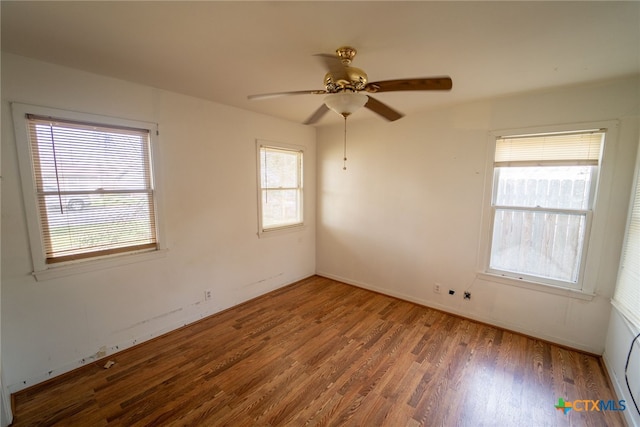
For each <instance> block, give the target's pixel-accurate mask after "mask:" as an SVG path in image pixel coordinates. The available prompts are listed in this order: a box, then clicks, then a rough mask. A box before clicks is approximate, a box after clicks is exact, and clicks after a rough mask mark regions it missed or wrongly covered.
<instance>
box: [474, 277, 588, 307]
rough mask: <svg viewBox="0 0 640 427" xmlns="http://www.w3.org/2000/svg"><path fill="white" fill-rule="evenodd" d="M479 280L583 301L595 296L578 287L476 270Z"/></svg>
mask: <svg viewBox="0 0 640 427" xmlns="http://www.w3.org/2000/svg"><path fill="white" fill-rule="evenodd" d="M476 277H478V278H479V279H481V280H486V281H489V282H494V283H501V284H503V285H510V286H517V287H519V288H525V289H531V290H534V291H538V292H545V293H548V294H554V295H561V296H565V297H569V298H576V299H581V300H585V301H591V300H593V298H594V297H595V296H596V294H594V293H589V292H585V291H582V290H579V289H570V288H563V287H560V286H553V285H547V284H546V283H538V282H532V281H529V280H524V279H516V278H513V277H507V276H501V275H499V274H493V273H486V272H478V273H477V274H476Z"/></svg>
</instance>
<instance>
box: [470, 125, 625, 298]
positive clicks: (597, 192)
mask: <svg viewBox="0 0 640 427" xmlns="http://www.w3.org/2000/svg"><path fill="white" fill-rule="evenodd" d="M593 129H603V130H604V133H605V136H604V141H603V146H602V148H601V151H600V159H599V161H598V165H597V166H596V167H597V170H596V172H595V176H594V178H595V179H593V180H592V182H591V187H592V188H591V190H590V191H591V192H592V193H591V196H590V199H589V205H590V206H589V207H588V209H586V210H585V212H584V213H585V237H584V242H583V247H582V254H581V260H580V269H579V275H578V280H577V282H576V283H575V285H574V284H572V283H571V282H564V281H559V280H553V279H545V278H542V277H538V276H532V275H526V274H518V273H513V272H511V273H509V272H504V271H502V270H497V269H492V268H491V267H490V262H491V245H492V241H493V228H494V222H495V221H494V212H495V209H496V206H494V203H493V202H494V194H493V191H494V185H495V179H496V177H495V175H496V174H495V173H494V168H495V165H494V163H495V160H494V159H495V150H496V141H497V139H499V138H504V137H506V136H520V135H532V134H561V133H568V132H580V131H586V130H593ZM617 129H618V121H616V120H607V121H599V122H588V123H576V124H565V125H550V126H537V127H531V128H516V129H503V130H495V131H491V132H489V135H488V141H487V145H488V150H487V159H486V177H485V188H484V202H483V215H482V220H481V222H482V224H481V237H480V246H479V250H478V254H479V255H478V273H477V276H478V278H480V279H482V280H487V281H491V282H496V283H501V284H506V285H513V286H517V287H523V288H528V289H534V290H538V291H543V292H548V293H552V294H559V295H564V296H569V297H574V298H579V299H587V300H590V299H592V298H593V297H594V296H595V290H596V288H597V282H596V277H597V273H598V270H599V258H601V256H602V255H603V249H602V242H603V241H604V238H605V236H604V233H603V230H604V226H605V217H606V215H607V211H608V207H607V206H606V201H605V200H601V199H607V198H608V195H607V194H606V191H603V188H605V187H610V185H611V182H612V176H613V172H614V171H613V170H610V169H611V168H607V167H606V165H607V164H608V160H607V159H608V158H613V156H614V154H613V153H612V152H610V151H612V150H613V149H614V148H615V141H616V140H617ZM533 209H534V210H535V208H533ZM527 210H529V209H527ZM541 210H544V211H546V210H553V209H545V208H542V209H541ZM561 210H562V209H561ZM561 210H559V211H561ZM577 211H579V210H578V209H576V210H575V211H573V212H577Z"/></svg>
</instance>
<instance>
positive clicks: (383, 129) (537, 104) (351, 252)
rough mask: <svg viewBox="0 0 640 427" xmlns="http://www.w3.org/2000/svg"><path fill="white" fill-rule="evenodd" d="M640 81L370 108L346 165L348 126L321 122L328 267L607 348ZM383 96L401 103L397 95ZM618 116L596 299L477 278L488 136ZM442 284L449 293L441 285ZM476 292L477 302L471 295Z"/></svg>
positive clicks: (380, 286) (323, 249)
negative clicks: (415, 107) (394, 110)
mask: <svg viewBox="0 0 640 427" xmlns="http://www.w3.org/2000/svg"><path fill="white" fill-rule="evenodd" d="M638 85H639V80H638V78H637V77H636V78H626V79H620V80H617V81H609V82H601V83H598V84H592V85H589V86H582V87H566V88H559V89H557V90H550V91H545V92H539V93H529V94H523V95H518V96H512V97H505V98H500V99H492V100H486V101H479V102H476V103H470V104H464V105H458V106H452V107H450V108H447V109H441V110H438V111H426V112H422V113H419V114H410V115H407V117H405V118H403V119H402V120H399V121H397V122H393V123H387V122H385V121H384V120H381V119H378V118H377V117H373V114H372V113H370V112H368V111H359V112H357V113H355V114H354V116H353V119H357V120H353V121H351V122H350V123H349V126H348V154H347V157H348V162H347V164H348V165H347V170H346V171H343V170H342V161H341V160H342V144H343V139H342V138H343V134H342V132H343V130H342V126H341V123H340V122H339V121H336V123H338V124H337V125H336V126H328V127H325V128H321V129H320V130H319V132H318V159H319V163H318V165H319V167H318V191H319V199H318V230H317V272H318V274H321V275H325V276H328V277H333V278H337V279H340V280H343V281H345V282H347V283H352V284H356V285H359V286H363V287H365V288H369V289H374V290H376V291H379V292H382V293H387V294H390V295H394V296H398V297H400V298H404V299H408V300H412V301H415V302H418V303H421V304H424V305H427V306H432V307H436V308H440V309H443V310H446V311H449V312H453V313H458V314H461V315H463V316H466V317H469V318H474V319H478V320H481V321H484V322H487V323H491V324H494V325H498V326H502V327H505V328H508V329H511V330H516V331H520V332H523V333H526V334H529V335H532V336H536V337H540V338H543V339H547V340H550V341H554V342H557V343H561V344H565V345H569V346H571V347H574V348H578V349H583V350H586V351H589V352H593V353H596V354H602V351H603V349H604V343H605V337H606V332H607V324H608V322H609V314H610V310H611V308H610V303H609V299H610V297H611V295H612V292H613V287H614V284H615V278H616V274H617V266H618V261H619V254H620V248H621V245H622V235H623V229H624V224H625V218H626V214H627V206H628V198H629V191H630V185H631V179H632V172H633V163H634V158H635V150H636V145H637V140H638V100H639V96H638V93H639V91H638ZM454 90H455V89H454ZM377 96H378V98H379V99H380V100H382V101H385V102H388V103H389V104H390V105H394V103H393V95H392V94H388V96H387V97H384V94H379V95H377ZM420 96H429V95H428V94H424V95H420ZM367 115H369V116H370V117H372V118H371V119H368V118H366V119H364V118H363V117H365V116H367ZM358 116H359V118H358ZM610 119H618V120H620V128H619V131H618V140H617V141H609V146H608V151H607V157H606V158H605V160H604V162H605V165H606V167H607V168H608V169H607V172H606V174H608V175H609V178H610V179H609V182H607V183H606V185H604V186H603V188H602V192H601V197H600V198H599V200H598V203H600V206H599V209H600V217H599V218H598V221H600V223H601V225H602V227H599V228H598V229H597V230H593V233H594V236H595V237H596V240H597V241H598V242H599V244H598V245H597V247H592V248H591V249H590V251H591V253H590V258H589V259H590V260H591V261H590V262H591V263H592V265H591V266H590V268H589V271H590V274H592V275H593V276H592V277H591V278H592V279H594V280H595V282H596V283H597V285H596V286H597V288H596V294H597V295H596V296H595V297H594V298H593V299H592V300H590V301H589V300H582V299H576V298H571V297H568V296H564V295H556V294H551V293H546V292H540V291H538V290H532V289H525V288H521V287H515V286H512V285H506V284H501V283H497V282H493V281H487V280H481V279H480V278H478V277H477V272H478V271H479V270H478V266H479V262H478V255H479V245H480V235H481V224H482V213H483V194H484V192H485V191H484V186H485V174H486V172H487V152H488V150H489V142H488V141H489V140H488V133H489V132H490V131H492V130H499V129H513V128H526V127H535V126H543V125H562V124H572V123H579V122H589V121H602V120H610ZM611 144H614V145H613V146H612V145H611ZM603 173H605V172H604V170H603ZM594 276H595V277H594ZM436 282H437V283H440V284H441V285H442V287H443V289H444V290H445V292H443V293H442V294H435V293H434V292H433V285H434V283H436ZM450 288H451V289H455V290H456V291H457V293H456V295H455V296H453V297H451V296H449V295H448V294H447V293H446V290H448V289H450ZM467 289H468V290H469V291H470V292H471V294H472V299H471V300H470V301H464V300H463V299H462V296H461V294H462V291H464V290H467Z"/></svg>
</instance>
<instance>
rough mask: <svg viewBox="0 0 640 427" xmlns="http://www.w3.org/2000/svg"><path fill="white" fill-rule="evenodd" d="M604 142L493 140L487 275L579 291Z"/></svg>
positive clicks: (572, 135)
mask: <svg viewBox="0 0 640 427" xmlns="http://www.w3.org/2000/svg"><path fill="white" fill-rule="evenodd" d="M604 136H605V132H604V130H600V129H598V130H585V131H578V132H565V133H557V134H535V135H516V136H510V137H499V138H497V139H496V146H495V157H494V164H493V166H494V167H493V190H492V199H491V214H492V230H491V240H490V255H489V265H488V272H490V273H494V274H499V275H503V276H506V277H512V278H515V279H524V280H529V281H533V282H539V283H544V284H550V285H556V286H561V287H566V288H574V289H579V288H580V282H581V275H582V271H583V266H584V262H583V261H584V257H585V254H586V249H587V245H588V242H589V230H590V227H591V217H592V212H593V207H594V206H593V204H594V198H595V197H594V196H595V189H596V183H597V181H598V169H599V159H600V153H601V151H602V147H603V142H604Z"/></svg>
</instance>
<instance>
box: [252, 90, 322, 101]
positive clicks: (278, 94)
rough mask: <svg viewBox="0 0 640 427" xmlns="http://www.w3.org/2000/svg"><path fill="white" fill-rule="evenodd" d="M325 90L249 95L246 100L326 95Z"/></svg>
mask: <svg viewBox="0 0 640 427" xmlns="http://www.w3.org/2000/svg"><path fill="white" fill-rule="evenodd" d="M326 93H327V91H326V90H294V91H289V92H274V93H262V94H258V95H249V96H247V99H251V100H256V99H269V98H279V97H281V96H289V95H324V94H326Z"/></svg>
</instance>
